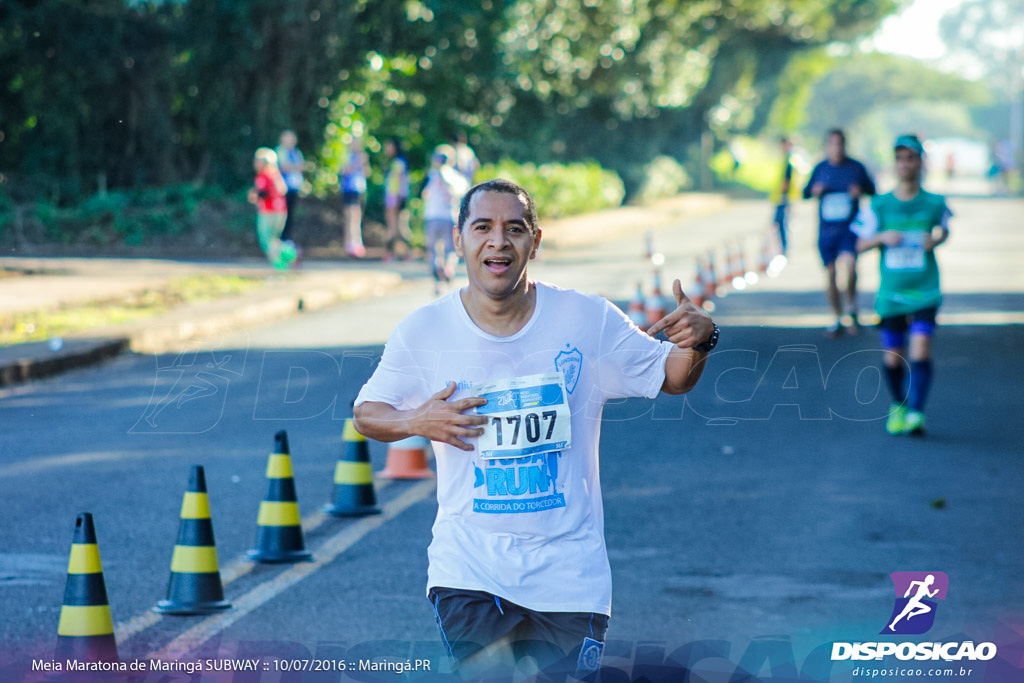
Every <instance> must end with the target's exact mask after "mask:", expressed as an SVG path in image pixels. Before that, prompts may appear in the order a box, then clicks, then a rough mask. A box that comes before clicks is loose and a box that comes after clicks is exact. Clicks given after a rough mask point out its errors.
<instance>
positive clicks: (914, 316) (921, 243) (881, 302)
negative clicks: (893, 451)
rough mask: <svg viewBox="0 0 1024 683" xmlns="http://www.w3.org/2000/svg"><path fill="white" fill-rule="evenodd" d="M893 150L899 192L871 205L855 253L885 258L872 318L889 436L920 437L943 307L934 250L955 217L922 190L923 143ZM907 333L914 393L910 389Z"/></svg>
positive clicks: (903, 143)
mask: <svg viewBox="0 0 1024 683" xmlns="http://www.w3.org/2000/svg"><path fill="white" fill-rule="evenodd" d="M894 147H895V155H896V174H897V176H898V178H899V182H898V184H897V186H896V189H895V190H894V191H892V192H891V193H889V194H886V195H882V196H880V197H876V198H874V199H873V200H872V202H871V208H870V209H869V210H867V211H862V212H861V213H860V216H859V217H858V220H857V221H856V223H855V224H854V226H853V230H854V232H856V233H857V237H858V239H857V250H858V251H860V252H863V251H868V250H870V249H879V250H880V252H881V253H880V258H879V262H880V269H881V283H880V285H879V288H878V297H877V299H876V300H875V310H876V311H878V315H879V316H880V317H881V322H880V323H879V329H880V331H881V337H882V347H883V349H884V350H885V351H886V353H885V355H884V370H885V375H886V379H887V382H888V385H889V391H890V393H891V394H892V398H893V405H892V408H891V409H890V411H889V419H888V420H887V422H886V429H887V430H888V431H889V433H890V434H923V433H924V423H925V419H924V412H923V411H924V403H925V399H926V398H927V395H928V390H929V388H930V386H931V378H932V358H931V349H932V336H933V334H934V331H935V315H936V313H937V311H938V308H939V305H940V304H941V303H942V293H941V290H940V289H939V266H938V263H937V262H936V260H935V247H937V246H939V245H940V244H942V243H943V242H945V241H946V239H947V238H948V237H949V218H950V216H951V215H952V213H951V212H950V210H949V208H948V207H947V206H946V200H945V199H944V198H943V197H941V196H939V195H936V194H932V193H930V192H926V191H924V190H923V189H921V168H922V156H923V154H924V147H923V146H922V145H921V141H920V140H918V139H917V137H916V136H914V135H901V136H900V137H898V138H897V139H896V143H895V145H894ZM908 333H909V351H910V354H909V359H910V383H909V386H908V385H907V384H906V382H905V379H906V367H907V361H906V358H907V346H908Z"/></svg>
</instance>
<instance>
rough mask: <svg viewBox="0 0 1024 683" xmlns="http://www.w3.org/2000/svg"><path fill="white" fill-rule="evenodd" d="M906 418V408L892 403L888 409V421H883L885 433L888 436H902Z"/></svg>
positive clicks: (900, 404)
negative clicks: (887, 433)
mask: <svg viewBox="0 0 1024 683" xmlns="http://www.w3.org/2000/svg"><path fill="white" fill-rule="evenodd" d="M906 417H907V407H906V406H905V405H903V404H902V403H893V404H892V405H891V406H890V407H889V419H888V420H886V421H885V431H887V432H889V433H890V434H902V433H903V426H904V424H905V422H906Z"/></svg>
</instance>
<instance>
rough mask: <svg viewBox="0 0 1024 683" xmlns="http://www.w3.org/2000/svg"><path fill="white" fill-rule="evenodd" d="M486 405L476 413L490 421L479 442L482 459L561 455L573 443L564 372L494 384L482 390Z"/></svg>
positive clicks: (480, 389)
mask: <svg viewBox="0 0 1024 683" xmlns="http://www.w3.org/2000/svg"><path fill="white" fill-rule="evenodd" d="M477 395H478V396H482V397H483V398H486V399H487V404H486V405H483V406H480V407H479V408H477V409H476V412H477V414H478V415H484V416H486V417H487V418H488V420H487V424H485V425H483V428H484V433H483V434H482V435H481V436H480V438H479V440H478V441H477V447H478V448H479V449H480V456H481V457H483V458H488V459H496V458H520V457H525V456H528V455H536V454H538V453H547V452H550V451H561V450H565V449H567V448H568V447H569V446H570V445H571V443H572V430H571V428H570V420H569V417H570V414H569V402H568V400H567V399H566V391H565V378H564V375H562V373H561V372H551V373H546V374H541V375H530V376H528V377H516V378H513V379H507V380H501V381H498V382H491V383H490V384H485V385H482V386H480V387H479V389H478V391H477Z"/></svg>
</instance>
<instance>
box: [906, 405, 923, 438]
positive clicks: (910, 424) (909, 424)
mask: <svg viewBox="0 0 1024 683" xmlns="http://www.w3.org/2000/svg"><path fill="white" fill-rule="evenodd" d="M903 433H904V434H912V435H913V436H924V413H922V412H919V411H917V410H908V411H907V414H906V415H905V416H904V418H903Z"/></svg>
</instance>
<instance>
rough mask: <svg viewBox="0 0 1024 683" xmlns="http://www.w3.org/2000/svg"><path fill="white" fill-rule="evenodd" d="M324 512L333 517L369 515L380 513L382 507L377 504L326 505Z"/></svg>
mask: <svg viewBox="0 0 1024 683" xmlns="http://www.w3.org/2000/svg"><path fill="white" fill-rule="evenodd" d="M324 512H326V513H327V514H329V515H331V516H332V517H367V516H369V515H379V514H380V513H381V509H380V507H379V506H377V505H324Z"/></svg>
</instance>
